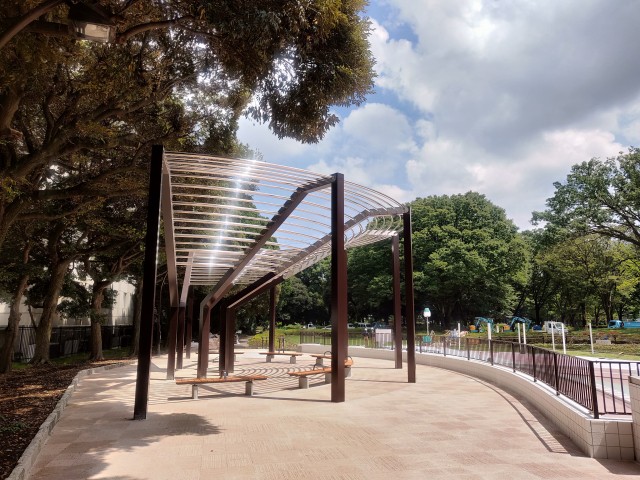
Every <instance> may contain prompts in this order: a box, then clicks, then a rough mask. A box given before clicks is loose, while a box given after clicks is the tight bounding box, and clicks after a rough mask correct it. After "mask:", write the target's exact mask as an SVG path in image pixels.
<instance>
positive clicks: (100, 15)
mask: <svg viewBox="0 0 640 480" xmlns="http://www.w3.org/2000/svg"><path fill="white" fill-rule="evenodd" d="M67 19H68V20H69V31H70V32H71V34H72V35H73V36H75V37H76V38H80V39H83V40H90V41H92V42H101V43H107V42H113V41H114V40H115V36H116V27H115V24H114V23H113V21H112V20H111V19H110V17H109V15H108V14H107V12H105V11H104V10H103V9H102V8H100V6H99V5H94V4H85V3H81V2H78V3H73V4H71V6H70V7H69V14H68V17H67Z"/></svg>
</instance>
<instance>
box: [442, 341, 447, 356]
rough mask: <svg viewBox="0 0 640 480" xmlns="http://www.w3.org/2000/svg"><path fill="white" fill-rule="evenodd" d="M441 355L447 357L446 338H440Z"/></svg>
mask: <svg viewBox="0 0 640 480" xmlns="http://www.w3.org/2000/svg"><path fill="white" fill-rule="evenodd" d="M442 353H443V354H444V356H445V357H446V356H447V337H442Z"/></svg>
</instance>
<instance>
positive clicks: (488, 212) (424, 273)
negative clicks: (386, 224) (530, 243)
mask: <svg viewBox="0 0 640 480" xmlns="http://www.w3.org/2000/svg"><path fill="white" fill-rule="evenodd" d="M411 208H412V217H413V231H414V233H413V245H414V258H415V260H414V270H415V272H416V275H415V289H416V303H417V304H420V305H429V306H432V307H433V308H432V310H435V315H434V317H435V320H441V321H442V322H443V325H444V326H445V327H448V326H449V325H451V323H452V322H453V321H454V320H457V321H465V320H469V319H471V318H472V317H474V316H476V315H478V316H491V315H496V314H505V313H506V312H507V311H509V310H510V309H512V308H513V306H514V304H515V297H514V285H516V284H523V283H525V282H526V268H525V267H526V264H527V263H526V259H527V256H526V247H525V245H524V243H523V241H522V239H521V238H520V237H519V236H518V234H517V228H516V226H515V225H514V224H513V222H512V221H510V220H508V219H507V218H506V216H505V212H504V210H503V209H501V208H499V207H497V206H495V205H493V204H492V203H491V202H489V201H488V200H487V199H486V198H485V197H484V195H480V194H478V193H475V192H468V193H466V194H464V195H452V196H447V195H442V196H432V197H427V198H419V199H417V200H415V201H414V202H413V203H412V204H411Z"/></svg>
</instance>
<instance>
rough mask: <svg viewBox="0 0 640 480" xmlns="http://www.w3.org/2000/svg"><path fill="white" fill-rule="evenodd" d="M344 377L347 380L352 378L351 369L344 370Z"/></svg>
mask: <svg viewBox="0 0 640 480" xmlns="http://www.w3.org/2000/svg"><path fill="white" fill-rule="evenodd" d="M344 376H345V377H346V378H349V377H350V376H351V367H345V368H344Z"/></svg>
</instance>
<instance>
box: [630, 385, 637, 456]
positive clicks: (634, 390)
mask: <svg viewBox="0 0 640 480" xmlns="http://www.w3.org/2000/svg"><path fill="white" fill-rule="evenodd" d="M629 395H630V396H631V412H632V416H633V438H634V442H635V450H636V460H640V377H633V376H630V377H629Z"/></svg>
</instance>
